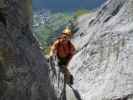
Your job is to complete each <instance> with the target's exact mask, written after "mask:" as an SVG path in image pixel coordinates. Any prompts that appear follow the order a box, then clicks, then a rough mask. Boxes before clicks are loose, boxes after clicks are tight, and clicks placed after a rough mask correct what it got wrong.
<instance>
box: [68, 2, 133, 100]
mask: <svg viewBox="0 0 133 100" xmlns="http://www.w3.org/2000/svg"><path fill="white" fill-rule="evenodd" d="M78 27H80V30H79V31H78V32H77V33H76V34H75V36H74V39H73V42H74V43H75V44H76V45H78V48H79V49H78V50H79V52H78V53H77V54H76V55H75V56H74V57H73V59H72V61H71V62H70V64H69V68H70V70H71V73H73V75H74V78H75V80H74V85H73V87H74V88H75V89H77V90H78V92H79V93H80V95H81V97H82V100H133V0H107V2H106V3H105V4H104V5H103V6H102V7H101V8H100V10H98V11H96V13H93V14H92V15H86V16H84V17H81V18H80V19H79V25H78ZM79 44H80V47H79Z"/></svg>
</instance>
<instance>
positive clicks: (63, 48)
mask: <svg viewBox="0 0 133 100" xmlns="http://www.w3.org/2000/svg"><path fill="white" fill-rule="evenodd" d="M71 36H72V32H71V30H70V29H69V27H66V28H65V30H64V31H63V32H62V34H61V36H60V37H59V38H58V39H57V40H56V41H55V42H54V43H53V45H52V46H51V50H50V56H54V55H55V56H57V58H58V65H59V66H60V68H61V69H63V72H64V77H65V82H66V83H68V84H73V76H72V75H71V74H70V72H69V70H68V69H67V65H68V63H69V61H70V60H71V58H72V56H73V55H74V54H75V47H74V45H73V44H72V43H71V41H70V39H71Z"/></svg>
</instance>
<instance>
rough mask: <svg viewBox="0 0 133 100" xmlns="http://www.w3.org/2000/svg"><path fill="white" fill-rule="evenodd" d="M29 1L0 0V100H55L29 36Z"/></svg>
mask: <svg viewBox="0 0 133 100" xmlns="http://www.w3.org/2000/svg"><path fill="white" fill-rule="evenodd" d="M31 6H32V5H31V0H0V100H57V96H56V95H55V91H54V89H53V87H52V85H51V83H50V78H49V73H48V72H49V67H48V64H47V63H46V60H45V59H44V57H43V55H42V53H41V50H40V49H39V46H38V43H37V41H36V40H35V38H34V37H33V35H32V31H31V21H32V12H31V11H32V9H31Z"/></svg>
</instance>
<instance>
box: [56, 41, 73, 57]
mask: <svg viewBox="0 0 133 100" xmlns="http://www.w3.org/2000/svg"><path fill="white" fill-rule="evenodd" d="M56 49H57V50H56V51H57V57H58V58H68V59H71V57H72V56H73V55H74V52H75V48H74V46H73V45H72V43H71V42H70V40H65V39H63V40H59V42H58V44H57V47H56Z"/></svg>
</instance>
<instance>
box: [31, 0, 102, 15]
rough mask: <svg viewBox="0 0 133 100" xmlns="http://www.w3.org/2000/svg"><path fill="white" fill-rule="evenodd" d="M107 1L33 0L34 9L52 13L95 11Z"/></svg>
mask: <svg viewBox="0 0 133 100" xmlns="http://www.w3.org/2000/svg"><path fill="white" fill-rule="evenodd" d="M104 1H105V0H33V9H41V8H45V9H49V10H51V11H68V12H69V11H74V10H77V9H80V8H81V9H95V8H97V7H99V6H100V5H101V4H102V3H103V2H104Z"/></svg>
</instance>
